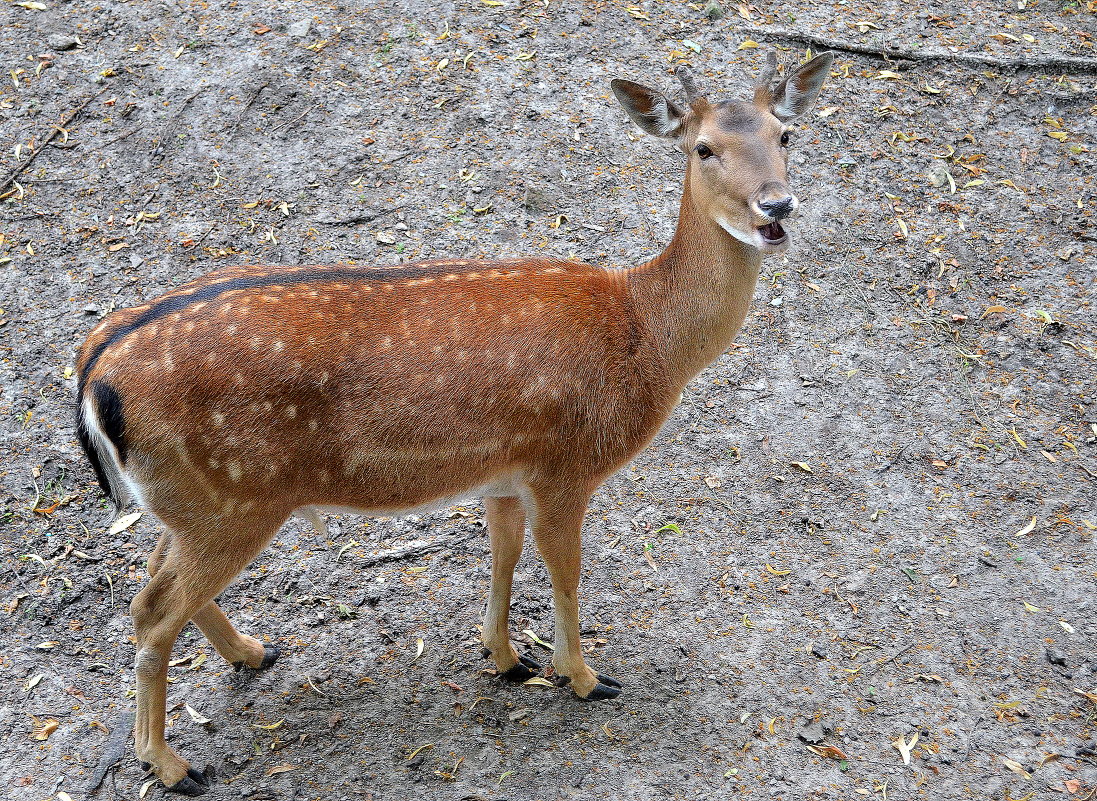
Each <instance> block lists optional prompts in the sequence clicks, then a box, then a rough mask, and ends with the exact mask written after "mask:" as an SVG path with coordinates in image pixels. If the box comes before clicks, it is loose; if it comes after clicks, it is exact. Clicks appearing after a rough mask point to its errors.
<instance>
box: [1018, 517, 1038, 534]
mask: <svg viewBox="0 0 1097 801" xmlns="http://www.w3.org/2000/svg"><path fill="white" fill-rule="evenodd" d="M1035 528H1036V515H1033V516H1032V520H1030V521H1029V522H1028V525H1027V526H1025V527H1024V528H1023V529H1021V530H1020V531H1018V532H1017V536H1018V537H1023V536H1025V535H1026V534H1031V533H1032V532H1033V529H1035Z"/></svg>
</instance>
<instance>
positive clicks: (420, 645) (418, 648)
mask: <svg viewBox="0 0 1097 801" xmlns="http://www.w3.org/2000/svg"><path fill="white" fill-rule="evenodd" d="M426 647H427V646H426V643H424V642H423V638H422V637H418V638H416V640H415V656H413V657H412V658H411V661H413V662H414V661H415V660H416V659H418V658H419V657H421V656H422V655H423V649H424V648H426Z"/></svg>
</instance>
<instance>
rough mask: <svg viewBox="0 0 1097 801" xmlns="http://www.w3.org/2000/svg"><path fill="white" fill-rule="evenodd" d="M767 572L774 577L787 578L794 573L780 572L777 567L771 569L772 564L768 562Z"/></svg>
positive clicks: (788, 571) (789, 571)
mask: <svg viewBox="0 0 1097 801" xmlns="http://www.w3.org/2000/svg"><path fill="white" fill-rule="evenodd" d="M766 572H767V573H771V574H773V575H774V576H787V575H788V574H789V573H791V572H792V571H791V570H778V569H777V568H775V567H771V566H770V564H769V563H768V562H767V563H766Z"/></svg>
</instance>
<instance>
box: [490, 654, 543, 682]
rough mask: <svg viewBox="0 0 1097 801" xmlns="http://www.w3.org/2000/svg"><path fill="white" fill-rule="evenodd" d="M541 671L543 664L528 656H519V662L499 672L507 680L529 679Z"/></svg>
mask: <svg viewBox="0 0 1097 801" xmlns="http://www.w3.org/2000/svg"><path fill="white" fill-rule="evenodd" d="M540 672H541V664H540V663H539V662H537V661H535V660H533V659H530V658H529V657H528V656H520V657H518V664H517V665H515V666H514V667H512V668H511V669H510V670H508V671H506V672H505V673H501V674H499V675H500V676H502V677H503V678H504V679H506V680H507V681H515V682H518V681H527V680H528V679H532V678H533V677H534V676H536V675H537V674H538V673H540Z"/></svg>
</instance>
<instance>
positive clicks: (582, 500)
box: [533, 492, 621, 701]
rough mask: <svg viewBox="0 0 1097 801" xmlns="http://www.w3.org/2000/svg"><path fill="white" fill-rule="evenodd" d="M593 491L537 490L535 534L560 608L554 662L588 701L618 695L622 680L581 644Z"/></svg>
mask: <svg viewBox="0 0 1097 801" xmlns="http://www.w3.org/2000/svg"><path fill="white" fill-rule="evenodd" d="M588 499H589V494H586V493H581V492H577V493H575V494H573V495H568V494H561V493H552V494H539V495H535V497H534V502H535V504H536V507H537V511H536V516H535V518H534V524H533V538H534V540H535V541H536V542H537V548H538V549H539V550H540V551H541V556H542V558H543V559H544V560H545V565H546V566H547V567H548V572H549V576H550V578H551V579H552V599H553V604H554V606H555V611H556V642H555V644H554V645H555V650H554V652H553V655H552V666H553V669H554V670H555V672H556V675H557V676H558V677H559V679H560V681H561V683H562V684H568V685H570V686H571V688H572V689H573V690H574V691H575V693H576V695H578V696H579V697H580V698H583V699H585V700H587V701H601V700H603V699H607V698H616V697H617V696H618V695H620V694H621V689H620V688H621V685H620V683H619V682H617V681H616V680H614V679H611V678H610V677H608V676H603V675H601V674H599V673H595V672H594V671H593V670H591V669H590V668H589V667H587V664H586V661H585V660H584V659H583V652H582V646H581V645H580V643H579V597H578V593H579V574H580V568H581V564H582V552H581V542H580V529H581V528H582V525H583V515H584V514H586V504H587V500H588Z"/></svg>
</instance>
